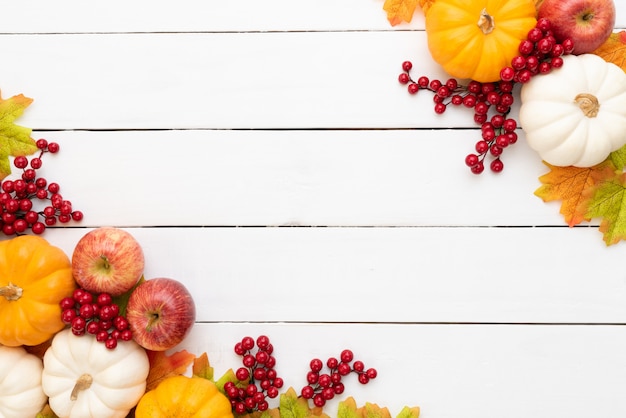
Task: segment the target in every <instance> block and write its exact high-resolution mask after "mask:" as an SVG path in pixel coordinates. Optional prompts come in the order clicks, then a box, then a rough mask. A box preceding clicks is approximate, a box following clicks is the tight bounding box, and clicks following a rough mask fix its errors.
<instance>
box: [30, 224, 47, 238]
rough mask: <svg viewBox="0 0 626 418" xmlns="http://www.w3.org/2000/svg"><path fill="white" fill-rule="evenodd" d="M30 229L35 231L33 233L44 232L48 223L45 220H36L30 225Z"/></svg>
mask: <svg viewBox="0 0 626 418" xmlns="http://www.w3.org/2000/svg"><path fill="white" fill-rule="evenodd" d="M30 229H31V230H32V231H33V234H37V235H40V234H43V233H44V231H45V230H46V225H44V223H43V222H35V223H34V224H33V226H31V227H30Z"/></svg>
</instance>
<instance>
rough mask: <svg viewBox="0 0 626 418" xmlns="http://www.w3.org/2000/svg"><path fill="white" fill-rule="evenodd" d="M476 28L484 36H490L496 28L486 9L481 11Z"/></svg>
mask: <svg viewBox="0 0 626 418" xmlns="http://www.w3.org/2000/svg"><path fill="white" fill-rule="evenodd" d="M478 27H479V28H480V30H482V31H483V33H484V34H485V35H487V34H490V33H491V32H493V30H494V29H495V28H496V22H495V21H494V20H493V16H491V15H490V14H489V13H487V9H483V10H482V11H481V12H480V17H479V18H478Z"/></svg>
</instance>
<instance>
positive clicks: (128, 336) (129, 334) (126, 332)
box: [120, 329, 133, 341]
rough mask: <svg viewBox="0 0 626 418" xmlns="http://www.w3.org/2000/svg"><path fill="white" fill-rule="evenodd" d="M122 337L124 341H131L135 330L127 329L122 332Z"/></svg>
mask: <svg viewBox="0 0 626 418" xmlns="http://www.w3.org/2000/svg"><path fill="white" fill-rule="evenodd" d="M120 339H121V340H122V341H130V340H132V339H133V332H132V331H131V330H129V329H125V330H124V331H122V332H121V333H120Z"/></svg>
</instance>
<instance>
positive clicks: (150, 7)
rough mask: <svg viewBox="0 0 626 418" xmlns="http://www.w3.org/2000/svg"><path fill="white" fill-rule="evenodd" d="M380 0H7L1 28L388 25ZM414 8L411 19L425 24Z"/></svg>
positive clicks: (623, 15)
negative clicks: (103, 0)
mask: <svg viewBox="0 0 626 418" xmlns="http://www.w3.org/2000/svg"><path fill="white" fill-rule="evenodd" d="M383 3H384V2H383V1H382V0H369V1H363V0H341V1H333V0H316V1H315V3H311V2H307V1H302V0H300V1H297V0H266V1H262V2H260V1H256V0H239V1H237V2H232V1H231V2H229V1H218V0H205V1H202V0H178V1H176V3H172V2H168V1H165V0H156V1H148V0H135V1H133V2H127V1H123V0H111V1H108V2H106V3H86V2H83V1H80V0H60V1H55V2H54V3H51V2H49V1H45V0H33V1H28V2H7V4H4V5H3V10H4V11H5V15H6V16H10V17H11V18H10V19H6V21H5V22H3V25H2V28H1V29H0V31H1V32H0V33H59V32H61V33H72V32H183V31H196V32H198V31H202V32H222V31H297V30H324V31H327V30H390V29H392V28H391V26H390V25H389V24H388V22H387V20H386V14H385V12H384V11H383V9H382V6H383ZM615 6H616V9H617V22H616V26H617V27H618V28H619V27H621V28H623V27H626V6H625V5H624V3H623V2H620V1H616V2H615ZM423 28H424V16H423V13H422V12H421V10H419V9H418V10H417V11H416V12H415V14H414V17H413V20H412V21H411V23H410V24H408V23H403V24H401V25H399V26H397V27H396V28H395V29H401V30H406V29H423Z"/></svg>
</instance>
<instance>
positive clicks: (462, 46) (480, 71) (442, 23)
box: [426, 0, 537, 83]
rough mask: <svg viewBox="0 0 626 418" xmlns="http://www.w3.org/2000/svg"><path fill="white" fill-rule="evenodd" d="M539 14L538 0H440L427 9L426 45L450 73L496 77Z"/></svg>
mask: <svg viewBox="0 0 626 418" xmlns="http://www.w3.org/2000/svg"><path fill="white" fill-rule="evenodd" d="M535 15H536V9H535V2H534V0H472V1H468V0H437V1H436V2H434V3H433V5H432V6H431V7H430V8H429V9H428V13H426V34H427V37H428V49H429V50H430V54H431V55H432V57H433V59H434V60H435V61H436V62H437V63H438V64H440V65H441V66H442V67H443V69H444V70H445V71H446V72H447V73H448V74H450V75H451V76H452V77H455V78H461V79H472V80H476V81H480V82H482V83H485V82H492V81H498V80H499V79H500V70H502V68H504V67H506V66H509V65H510V64H511V59H512V58H513V57H515V55H517V54H518V53H519V52H518V48H519V44H520V42H521V41H522V40H524V39H526V35H527V34H528V31H530V29H532V28H533V27H534V26H535V24H536V23H537V20H536V18H535Z"/></svg>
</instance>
